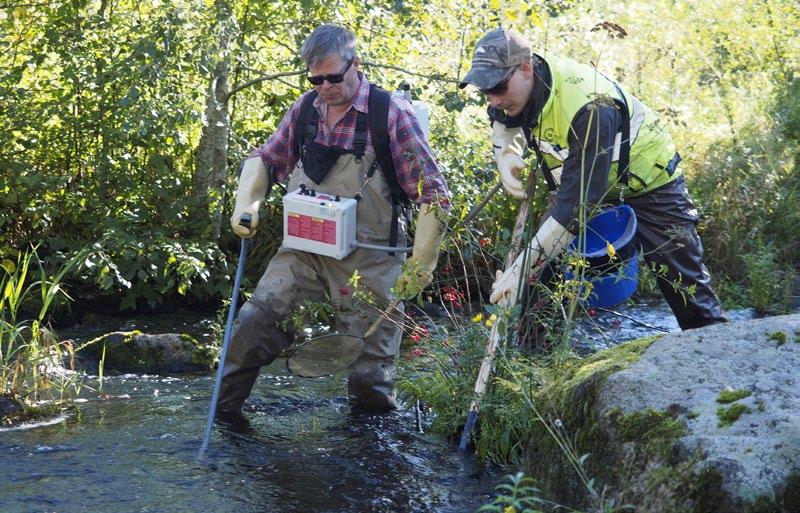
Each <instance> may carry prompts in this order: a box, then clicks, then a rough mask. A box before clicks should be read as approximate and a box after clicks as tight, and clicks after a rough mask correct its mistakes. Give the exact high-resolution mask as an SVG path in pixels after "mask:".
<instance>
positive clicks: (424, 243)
mask: <svg viewBox="0 0 800 513" xmlns="http://www.w3.org/2000/svg"><path fill="white" fill-rule="evenodd" d="M445 216H446V212H445V211H444V210H443V209H442V208H440V207H438V206H431V205H428V204H427V203H423V204H422V205H420V207H419V214H418V216H417V227H416V230H415V232H414V249H413V251H412V253H411V257H409V258H408V260H406V261H405V262H404V263H403V271H402V274H400V276H399V277H398V278H397V281H396V282H395V284H394V287H393V291H394V293H395V294H397V297H399V298H401V299H411V298H413V297H416V296H417V295H418V294H419V293H420V292H422V290H423V289H424V288H425V287H427V286H428V285H430V283H431V281H433V271H434V270H435V269H436V264H437V262H438V261H439V249H440V247H441V245H442V239H443V238H444V231H445V230H444V228H445Z"/></svg>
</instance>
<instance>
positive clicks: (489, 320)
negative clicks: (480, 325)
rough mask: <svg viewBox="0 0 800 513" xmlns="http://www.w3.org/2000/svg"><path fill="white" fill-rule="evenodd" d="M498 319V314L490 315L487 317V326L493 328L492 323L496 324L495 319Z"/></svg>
mask: <svg viewBox="0 0 800 513" xmlns="http://www.w3.org/2000/svg"><path fill="white" fill-rule="evenodd" d="M496 320H497V315H495V314H492V315H490V316H489V318H488V319H486V327H487V328H491V327H492V325H493V324H494V321H496Z"/></svg>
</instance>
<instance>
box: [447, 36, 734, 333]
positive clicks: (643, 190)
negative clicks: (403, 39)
mask: <svg viewBox="0 0 800 513" xmlns="http://www.w3.org/2000/svg"><path fill="white" fill-rule="evenodd" d="M468 84H472V85H474V86H476V87H477V88H478V89H480V90H481V91H482V92H483V93H484V94H485V95H486V97H487V100H488V103H489V117H490V120H491V122H492V143H493V146H494V152H495V160H496V163H497V167H498V170H499V172H500V178H501V180H502V183H503V185H504V186H505V189H506V190H507V192H508V193H509V194H511V195H512V196H514V197H516V198H520V199H525V198H526V193H525V190H524V189H523V185H522V182H521V180H520V176H521V173H522V172H523V171H524V170H525V169H526V168H527V164H526V163H525V161H524V160H523V152H524V150H525V149H526V147H527V148H530V149H531V150H532V151H533V152H534V153H535V154H536V156H537V159H536V160H537V161H538V163H539V167H540V168H541V170H542V174H543V175H544V178H545V180H546V182H547V185H548V187H549V188H550V190H551V191H552V198H551V203H550V206H549V208H548V210H547V212H546V213H545V215H544V222H543V223H542V224H541V226H540V227H539V229H538V231H537V233H536V235H535V236H534V237H533V239H532V240H531V242H530V245H529V248H530V253H529V254H528V255H527V258H525V257H526V255H524V254H523V255H521V256H520V257H519V258H518V259H517V261H516V262H515V263H514V264H513V265H512V266H511V267H510V268H509V269H507V270H506V271H505V273H500V272H499V271H498V279H497V281H496V282H495V284H494V285H493V288H492V295H491V301H492V302H493V303H500V302H502V303H505V304H512V303H514V302H516V300H517V292H518V291H517V287H518V283H519V280H520V275H521V274H522V273H525V276H526V277H527V276H538V274H539V272H540V271H542V270H543V269H545V267H546V266H545V264H546V263H547V262H548V259H550V258H551V257H554V256H556V255H557V254H559V253H560V252H561V251H563V250H564V249H565V248H566V247H567V246H568V245H569V243H570V242H571V241H572V240H573V239H574V237H575V236H576V235H577V233H578V228H579V224H578V219H577V218H578V217H579V212H580V209H579V206H580V205H585V206H587V207H588V208H587V210H586V212H591V209H592V207H594V206H597V205H600V204H603V203H609V202H611V203H616V202H620V201H622V202H625V203H627V204H628V205H630V206H631V207H632V208H633V210H634V211H635V212H636V215H637V220H638V225H637V226H638V227H637V232H636V241H637V244H638V245H640V246H641V248H642V250H643V255H644V258H645V260H646V261H647V262H648V263H649V264H651V265H653V266H655V267H656V268H657V269H658V268H662V269H663V268H665V269H666V273H665V274H664V275H663V276H659V277H658V285H659V288H660V289H661V292H662V294H663V295H664V298H665V299H666V300H667V302H668V303H669V305H670V308H671V309H672V311H673V313H674V314H675V317H676V318H677V320H678V324H679V325H680V327H681V328H682V329H690V328H697V327H700V326H704V325H707V324H712V323H716V322H724V321H725V320H726V319H725V318H724V317H723V315H722V309H721V307H720V303H719V301H718V299H717V297H716V295H715V294H714V292H713V290H712V288H711V280H710V276H709V274H708V271H707V269H706V267H705V265H704V264H703V249H702V244H701V242H700V239H699V237H698V235H697V230H696V225H697V222H698V217H697V210H696V209H695V208H694V205H693V204H692V201H691V199H690V198H689V193H688V190H687V188H686V182H685V180H684V178H683V176H682V171H681V169H680V168H679V167H678V163H679V162H680V156H679V155H678V153H677V152H676V151H675V145H674V144H673V142H672V139H671V137H670V136H669V134H668V133H667V130H666V127H665V126H664V125H663V124H662V123H661V121H660V120H659V118H658V117H657V116H656V115H655V114H654V113H653V112H652V111H651V110H649V109H648V108H647V107H646V106H645V105H643V104H642V103H641V102H640V101H639V100H637V99H636V98H635V97H634V96H632V95H631V94H629V93H628V92H627V91H626V90H625V89H623V88H622V86H620V85H619V84H617V83H616V82H615V81H613V80H611V79H609V78H608V77H606V76H605V75H603V74H602V73H600V72H599V71H598V70H596V69H595V68H594V67H592V66H588V65H584V64H580V63H578V62H575V61H573V60H571V59H566V58H561V57H558V56H554V55H551V56H548V57H542V56H540V55H537V54H535V53H533V52H532V50H531V47H530V45H529V44H528V42H527V41H526V40H525V39H524V38H523V37H522V36H521V35H520V34H518V33H516V32H514V31H511V30H504V29H497V30H492V31H491V32H489V33H487V34H486V35H485V36H484V37H483V38H481V39H480V40H479V41H478V42H477V43H476V46H475V51H474V55H473V59H472V67H471V69H470V70H469V72H468V73H467V75H466V76H465V77H464V80H463V81H462V83H461V84H460V87H461V88H464V87H466V86H467V85H468ZM532 172H534V171H533V169H532V170H531V173H532ZM530 179H532V177H531V178H530ZM523 266H524V267H525V269H523ZM543 277H544V276H543Z"/></svg>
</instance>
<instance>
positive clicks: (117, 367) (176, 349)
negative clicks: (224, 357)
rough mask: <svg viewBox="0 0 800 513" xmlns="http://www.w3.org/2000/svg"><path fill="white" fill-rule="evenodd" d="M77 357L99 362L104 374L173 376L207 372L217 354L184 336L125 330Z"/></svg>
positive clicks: (100, 338) (96, 341) (103, 339)
mask: <svg viewBox="0 0 800 513" xmlns="http://www.w3.org/2000/svg"><path fill="white" fill-rule="evenodd" d="M80 356H81V357H82V358H84V359H88V360H89V361H92V362H95V363H98V364H99V362H101V361H102V365H103V371H104V372H106V373H146V374H177V373H184V372H196V371H203V370H208V369H210V368H211V367H212V365H213V363H214V360H215V358H216V356H217V351H216V348H214V347H213V346H209V345H206V344H201V343H199V342H198V341H197V340H195V339H194V338H193V337H191V336H190V335H187V334H176V333H166V334H160V335H148V334H144V333H141V332H139V331H128V332H114V333H109V334H107V335H104V336H102V337H99V338H98V339H95V340H94V341H93V343H92V344H90V345H88V346H87V347H85V348H84V349H83V350H82V351H81V354H80Z"/></svg>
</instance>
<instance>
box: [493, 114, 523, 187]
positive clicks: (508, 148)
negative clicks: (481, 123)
mask: <svg viewBox="0 0 800 513" xmlns="http://www.w3.org/2000/svg"><path fill="white" fill-rule="evenodd" d="M492 146H493V147H494V161H495V162H496V163H497V170H498V171H499V172H500V181H502V182H503V187H505V189H506V191H507V192H508V193H509V194H510V195H512V196H513V197H515V198H519V199H525V198H527V197H528V195H527V194H526V193H525V189H524V187H523V186H522V181H521V180H520V179H519V178H520V175H521V173H522V170H523V169H525V168H526V167H527V164H525V161H524V160H522V152H523V151H524V149H525V135H524V134H523V133H522V129H521V128H506V126H505V125H504V124H502V123H500V122H499V121H494V122H492Z"/></svg>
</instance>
